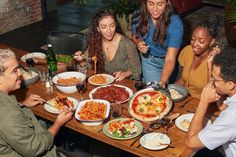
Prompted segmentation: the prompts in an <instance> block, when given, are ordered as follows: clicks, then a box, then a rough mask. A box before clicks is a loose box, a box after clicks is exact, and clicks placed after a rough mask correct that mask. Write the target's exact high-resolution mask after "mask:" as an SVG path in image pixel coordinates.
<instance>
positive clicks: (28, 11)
mask: <svg viewBox="0 0 236 157" xmlns="http://www.w3.org/2000/svg"><path fill="white" fill-rule="evenodd" d="M40 20H42V13H41V3H40V0H0V34H3V33H6V32H9V31H11V30H14V29H17V28H20V27H23V26H27V25H29V24H32V23H35V22H37V21H40Z"/></svg>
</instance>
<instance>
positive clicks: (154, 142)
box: [140, 132, 170, 150]
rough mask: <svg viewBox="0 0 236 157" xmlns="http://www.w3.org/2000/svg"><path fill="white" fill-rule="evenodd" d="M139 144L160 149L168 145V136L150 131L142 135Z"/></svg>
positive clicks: (152, 148)
mask: <svg viewBox="0 0 236 157" xmlns="http://www.w3.org/2000/svg"><path fill="white" fill-rule="evenodd" d="M140 144H141V145H142V146H143V147H144V148H146V149H149V150H161V149H165V148H166V147H168V146H169V144H170V138H169V137H168V136H167V135H166V134H162V133H157V132H152V133H148V134H145V135H144V136H142V137H141V139H140Z"/></svg>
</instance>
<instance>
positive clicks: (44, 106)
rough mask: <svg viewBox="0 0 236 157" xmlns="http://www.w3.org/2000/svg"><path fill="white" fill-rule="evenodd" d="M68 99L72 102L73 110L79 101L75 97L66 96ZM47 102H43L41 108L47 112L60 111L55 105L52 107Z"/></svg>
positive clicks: (55, 112) (57, 112) (56, 112)
mask: <svg viewBox="0 0 236 157" xmlns="http://www.w3.org/2000/svg"><path fill="white" fill-rule="evenodd" d="M67 98H68V99H69V100H70V101H72V102H73V104H74V110H75V109H76V108H77V105H78V104H79V102H78V100H77V99H75V98H72V97H67ZM47 103H48V101H47ZM47 103H45V104H44V105H43V108H44V109H45V110H46V111H48V112H50V113H54V114H59V113H60V112H59V110H58V109H57V108H56V107H53V106H51V105H49V104H47Z"/></svg>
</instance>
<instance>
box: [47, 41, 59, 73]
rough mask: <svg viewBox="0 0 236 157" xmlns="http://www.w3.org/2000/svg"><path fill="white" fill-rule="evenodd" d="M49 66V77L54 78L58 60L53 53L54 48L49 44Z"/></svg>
mask: <svg viewBox="0 0 236 157" xmlns="http://www.w3.org/2000/svg"><path fill="white" fill-rule="evenodd" d="M47 64H48V69H49V76H51V77H52V76H54V75H55V74H56V71H57V59H56V56H55V54H54V52H53V48H52V45H51V44H48V51H47Z"/></svg>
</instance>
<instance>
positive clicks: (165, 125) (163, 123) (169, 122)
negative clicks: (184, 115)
mask: <svg viewBox="0 0 236 157" xmlns="http://www.w3.org/2000/svg"><path fill="white" fill-rule="evenodd" d="M160 123H161V126H162V127H163V128H164V129H165V132H164V133H165V134H167V133H168V129H169V128H170V127H172V126H173V124H172V120H171V119H170V118H167V117H163V118H161V120H160Z"/></svg>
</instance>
